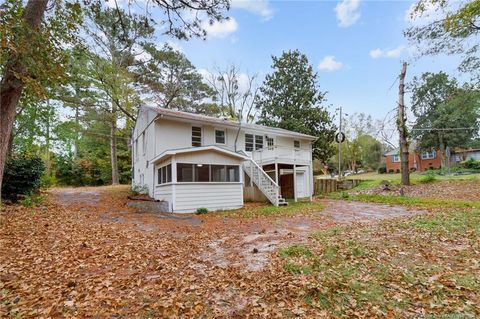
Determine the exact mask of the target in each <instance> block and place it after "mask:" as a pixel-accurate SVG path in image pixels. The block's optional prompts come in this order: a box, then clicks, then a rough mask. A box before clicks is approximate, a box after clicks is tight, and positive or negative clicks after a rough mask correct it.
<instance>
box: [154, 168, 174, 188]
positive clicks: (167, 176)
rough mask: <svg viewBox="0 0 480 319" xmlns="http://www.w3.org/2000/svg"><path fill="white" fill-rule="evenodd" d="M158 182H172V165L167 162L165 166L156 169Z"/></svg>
mask: <svg viewBox="0 0 480 319" xmlns="http://www.w3.org/2000/svg"><path fill="white" fill-rule="evenodd" d="M157 173H158V175H157V178H158V184H165V183H171V182H172V165H171V164H168V165H166V166H163V167H160V168H159V169H158V170H157Z"/></svg>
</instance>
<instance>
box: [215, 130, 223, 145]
mask: <svg viewBox="0 0 480 319" xmlns="http://www.w3.org/2000/svg"><path fill="white" fill-rule="evenodd" d="M215 143H217V144H225V130H215Z"/></svg>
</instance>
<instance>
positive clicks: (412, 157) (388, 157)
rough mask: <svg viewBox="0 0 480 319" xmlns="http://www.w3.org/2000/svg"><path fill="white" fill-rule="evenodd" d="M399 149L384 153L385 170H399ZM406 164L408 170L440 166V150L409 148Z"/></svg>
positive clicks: (423, 169) (422, 169) (421, 169)
mask: <svg viewBox="0 0 480 319" xmlns="http://www.w3.org/2000/svg"><path fill="white" fill-rule="evenodd" d="M399 152H400V149H398V148H397V149H394V150H392V151H390V152H387V153H385V154H384V155H383V156H384V157H385V164H386V167H387V172H392V171H393V172H399V171H400V153H399ZM408 166H409V169H410V170H415V171H425V170H427V169H433V168H440V167H441V166H442V164H441V159H440V150H431V151H428V152H421V153H418V152H416V151H415V150H414V149H410V150H409V155H408Z"/></svg>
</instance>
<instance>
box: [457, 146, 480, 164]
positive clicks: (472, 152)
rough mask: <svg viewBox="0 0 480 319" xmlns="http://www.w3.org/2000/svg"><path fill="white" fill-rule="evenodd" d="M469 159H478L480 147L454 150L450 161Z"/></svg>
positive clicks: (479, 157)
mask: <svg viewBox="0 0 480 319" xmlns="http://www.w3.org/2000/svg"><path fill="white" fill-rule="evenodd" d="M469 159H474V160H476V161H480V149H468V150H460V149H457V150H454V151H452V155H451V162H452V163H459V162H463V161H466V160H469Z"/></svg>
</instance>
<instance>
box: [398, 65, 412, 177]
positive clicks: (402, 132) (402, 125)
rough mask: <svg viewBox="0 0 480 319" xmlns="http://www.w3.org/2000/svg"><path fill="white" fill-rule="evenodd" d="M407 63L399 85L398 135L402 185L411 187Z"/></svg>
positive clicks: (401, 73) (403, 67) (403, 68)
mask: <svg viewBox="0 0 480 319" xmlns="http://www.w3.org/2000/svg"><path fill="white" fill-rule="evenodd" d="M406 73H407V62H403V66H402V71H401V72H400V77H399V83H400V84H399V85H398V119H397V123H398V124H397V125H398V134H399V141H400V168H401V173H402V185H410V170H409V167H408V141H407V125H406V123H407V115H406V113H405V100H404V95H405V84H404V83H405V75H406Z"/></svg>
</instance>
